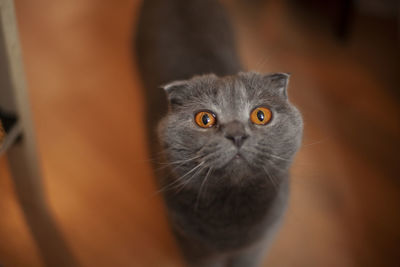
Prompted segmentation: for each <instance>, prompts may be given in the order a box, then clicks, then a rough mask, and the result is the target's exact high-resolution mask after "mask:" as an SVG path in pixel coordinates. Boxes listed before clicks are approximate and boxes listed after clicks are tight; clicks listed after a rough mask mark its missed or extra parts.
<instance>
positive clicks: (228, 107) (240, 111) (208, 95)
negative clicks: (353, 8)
mask: <svg viewBox="0 0 400 267" xmlns="http://www.w3.org/2000/svg"><path fill="white" fill-rule="evenodd" d="M196 90H198V95H199V96H200V97H199V98H200V102H199V103H198V104H199V105H202V106H204V108H205V109H210V110H212V111H213V112H215V113H218V115H220V116H221V115H222V116H224V117H226V119H227V120H228V119H233V118H235V119H240V118H241V117H243V119H247V118H248V113H249V112H250V111H251V110H252V109H254V108H255V107H256V106H258V105H261V104H262V103H264V102H265V101H266V99H265V97H262V94H261V93H262V91H261V90H262V88H261V86H260V85H259V86H257V81H255V80H249V79H245V78H243V77H240V76H238V75H235V76H228V77H223V78H219V79H216V80H214V81H213V82H212V83H211V84H206V85H205V84H199V86H198V87H197V88H196ZM264 93H265V92H264ZM231 117H232V118H231Z"/></svg>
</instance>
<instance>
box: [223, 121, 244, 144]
mask: <svg viewBox="0 0 400 267" xmlns="http://www.w3.org/2000/svg"><path fill="white" fill-rule="evenodd" d="M223 130H224V134H225V138H227V139H229V140H231V141H232V142H233V144H235V146H236V147H238V148H240V147H241V146H242V145H243V143H244V141H245V140H246V139H247V138H248V137H249V136H248V135H247V134H246V130H245V129H244V126H243V124H241V123H240V122H238V121H233V122H230V123H228V124H226V125H224V129H223Z"/></svg>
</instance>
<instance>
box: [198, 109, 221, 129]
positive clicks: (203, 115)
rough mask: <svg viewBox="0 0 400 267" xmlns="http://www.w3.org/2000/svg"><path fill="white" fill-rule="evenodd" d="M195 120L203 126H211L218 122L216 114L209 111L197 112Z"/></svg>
mask: <svg viewBox="0 0 400 267" xmlns="http://www.w3.org/2000/svg"><path fill="white" fill-rule="evenodd" d="M194 121H195V122H196V124H197V125H198V126H200V127H202V128H210V127H212V126H214V125H215V123H216V122H217V120H216V118H215V115H214V114H213V113H211V112H209V111H200V112H197V113H196V115H195V116H194Z"/></svg>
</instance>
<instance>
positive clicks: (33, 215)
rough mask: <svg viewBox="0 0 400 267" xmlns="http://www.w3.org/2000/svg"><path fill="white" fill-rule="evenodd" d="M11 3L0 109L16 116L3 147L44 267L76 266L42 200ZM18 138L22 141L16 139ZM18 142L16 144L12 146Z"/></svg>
mask: <svg viewBox="0 0 400 267" xmlns="http://www.w3.org/2000/svg"><path fill="white" fill-rule="evenodd" d="M14 14H15V11H14V4H13V0H0V16H1V20H0V64H4V65H2V66H0V67H1V68H0V105H1V106H2V107H5V106H7V109H8V110H10V111H11V112H12V113H13V114H16V118H17V120H16V121H15V124H14V125H12V126H10V131H9V132H8V133H7V135H8V137H6V138H5V139H4V142H3V144H5V146H2V149H3V152H5V154H6V156H7V159H8V163H9V168H10V174H11V176H12V179H13V182H14V187H15V191H16V194H17V198H18V201H19V203H20V206H21V208H22V211H23V214H24V217H25V219H26V222H27V225H28V227H29V229H30V231H31V233H32V236H33V238H34V240H35V242H36V244H37V246H38V248H39V251H40V254H41V256H42V259H43V262H44V264H45V265H46V266H68V267H73V266H79V265H78V262H77V261H76V259H75V258H74V255H73V253H72V252H71V250H70V248H69V247H68V245H67V243H66V242H65V240H64V238H63V236H62V233H61V231H60V230H59V228H58V225H57V223H56V221H55V220H54V219H53V217H52V215H51V211H50V209H49V206H48V203H47V201H46V198H45V192H44V190H43V184H42V179H41V172H40V168H39V162H38V158H37V150H36V144H35V136H34V128H33V124H32V120H31V115H30V108H29V101H28V99H29V98H28V95H27V90H26V86H25V79H24V74H23V67H22V60H21V52H20V46H19V40H18V30H17V25H16V20H15V15H14ZM18 136H21V138H18V140H17V137H18ZM15 140H17V142H15Z"/></svg>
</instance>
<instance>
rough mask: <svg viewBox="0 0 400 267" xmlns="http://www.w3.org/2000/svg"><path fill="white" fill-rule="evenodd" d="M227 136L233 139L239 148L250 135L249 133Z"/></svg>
mask: <svg viewBox="0 0 400 267" xmlns="http://www.w3.org/2000/svg"><path fill="white" fill-rule="evenodd" d="M225 137H226V138H228V139H229V140H231V141H232V142H233V143H234V144H235V146H237V147H238V148H240V147H241V146H242V145H243V143H244V140H246V139H247V137H249V136H248V135H225Z"/></svg>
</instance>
